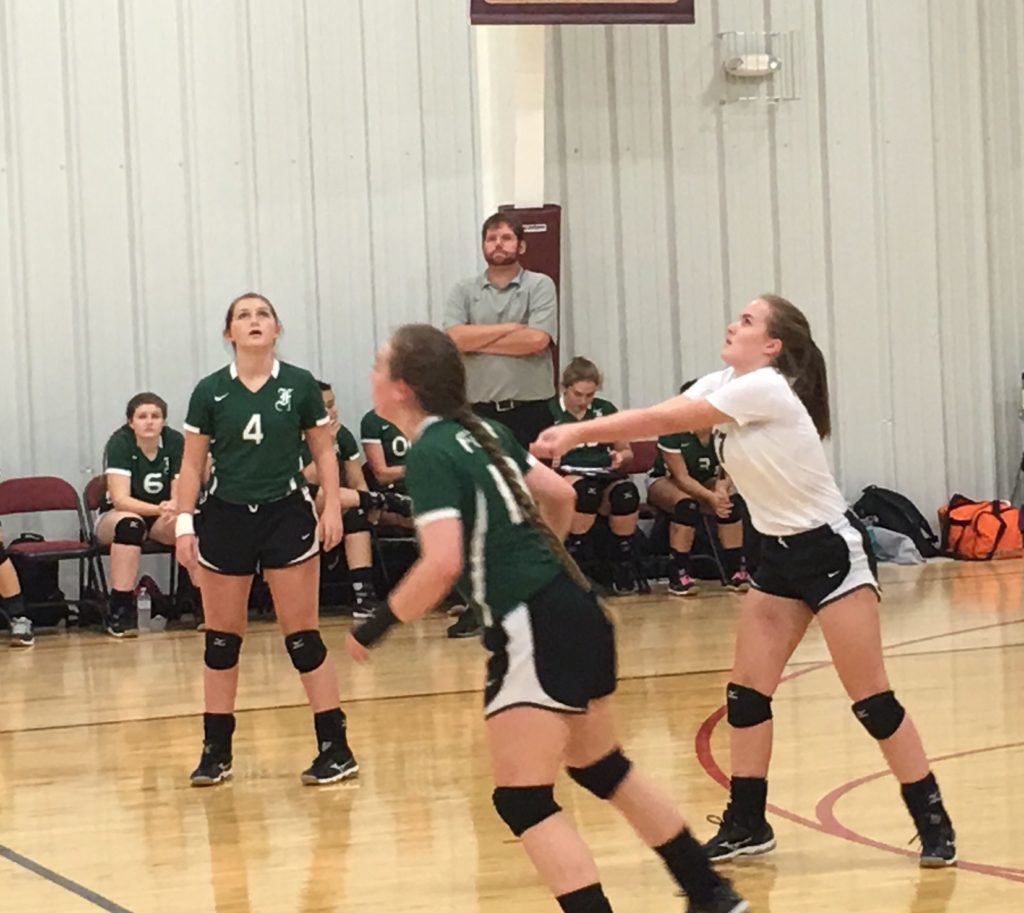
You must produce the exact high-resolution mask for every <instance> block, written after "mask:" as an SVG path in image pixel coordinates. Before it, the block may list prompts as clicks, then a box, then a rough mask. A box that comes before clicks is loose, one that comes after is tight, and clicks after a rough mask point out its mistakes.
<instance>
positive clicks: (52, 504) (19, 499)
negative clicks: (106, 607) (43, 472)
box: [0, 476, 97, 604]
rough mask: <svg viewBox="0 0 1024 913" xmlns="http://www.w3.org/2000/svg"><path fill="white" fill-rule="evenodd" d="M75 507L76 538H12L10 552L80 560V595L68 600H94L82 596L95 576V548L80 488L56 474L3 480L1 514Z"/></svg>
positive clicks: (35, 558)
mask: <svg viewBox="0 0 1024 913" xmlns="http://www.w3.org/2000/svg"><path fill="white" fill-rule="evenodd" d="M59 510H62V511H72V512H74V514H75V517H76V519H77V521H78V538H77V539H43V540H42V541H39V542H12V543H11V544H9V545H8V546H7V552H8V554H10V555H13V556H15V557H18V558H20V559H22V560H24V561H77V562H78V593H79V595H78V598H77V599H67V598H66V599H65V601H66V602H71V603H76V604H80V603H82V602H89V601H91V600H89V599H87V598H85V597H83V595H82V594H83V593H84V592H85V589H86V583H87V580H88V581H90V582H91V581H92V580H94V579H96V576H95V575H96V561H97V557H96V548H95V546H94V545H93V543H92V537H91V535H90V533H89V521H88V518H87V517H86V514H85V510H84V509H83V507H82V502H81V500H80V499H79V497H78V492H77V491H75V489H74V488H73V487H72V486H71V485H70V484H69V483H68V482H65V481H64V479H61V478H59V477H57V476H28V477H26V478H20V479H5V480H4V481H3V482H0V516H6V515H8V514H35V513H47V512H50V511H59Z"/></svg>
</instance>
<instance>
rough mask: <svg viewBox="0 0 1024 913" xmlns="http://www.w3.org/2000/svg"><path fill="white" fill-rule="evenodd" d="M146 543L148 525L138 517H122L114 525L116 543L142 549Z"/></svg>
mask: <svg viewBox="0 0 1024 913" xmlns="http://www.w3.org/2000/svg"><path fill="white" fill-rule="evenodd" d="M145 541H146V524H145V523H143V522H142V520H140V519H139V518H138V517H122V518H121V519H120V520H118V521H117V523H115V524H114V543H115V544H116V545H134V546H135V547H136V548H140V547H141V546H142V543H143V542H145Z"/></svg>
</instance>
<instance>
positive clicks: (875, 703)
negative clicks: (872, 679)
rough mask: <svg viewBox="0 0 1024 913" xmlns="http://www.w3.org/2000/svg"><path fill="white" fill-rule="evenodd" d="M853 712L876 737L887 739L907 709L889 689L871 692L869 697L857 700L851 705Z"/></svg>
mask: <svg viewBox="0 0 1024 913" xmlns="http://www.w3.org/2000/svg"><path fill="white" fill-rule="evenodd" d="M853 713H854V716H856V717H857V719H858V720H860V722H861V725H862V726H863V727H864V728H865V729H866V730H867V731H868V732H870V733H871V735H872V736H874V738H876V739H887V738H889V736H891V735H893V734H894V733H895V732H896V730H897V729H899V728H900V724H901V723H902V722H903V718H904V717H905V716H906V715H907V711H906V710H904V709H903V705H902V704H901V703H900V702H899V701H898V700H896V695H895V694H893V693H892V692H891V691H883V692H882V693H881V694H872V695H871V697H866V698H864V700H862V701H857V703H856V704H854V705H853Z"/></svg>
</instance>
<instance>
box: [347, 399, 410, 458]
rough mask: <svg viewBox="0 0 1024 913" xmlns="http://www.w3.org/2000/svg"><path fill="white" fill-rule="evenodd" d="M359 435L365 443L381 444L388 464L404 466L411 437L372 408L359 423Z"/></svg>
mask: <svg viewBox="0 0 1024 913" xmlns="http://www.w3.org/2000/svg"><path fill="white" fill-rule="evenodd" d="M359 437H360V438H361V439H362V442H363V444H364V445H365V444H380V446H381V448H382V449H383V450H384V462H385V463H386V464H387V465H388V466H402V465H403V464H404V463H405V454H406V452H407V451H408V450H409V439H408V438H407V437H406V436H405V435H404V434H402V432H401V431H399V429H398V428H397V427H395V426H394V425H392V424H391V422H386V421H384V419H382V418H381V417H380V416H379V415H377V413H376V412H374V411H373V410H372V409H371V410H370V411H369V412H367V413H366V415H364V416H363V420H362V421H361V422H360V423H359Z"/></svg>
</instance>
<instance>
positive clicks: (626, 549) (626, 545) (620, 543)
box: [612, 533, 633, 561]
mask: <svg viewBox="0 0 1024 913" xmlns="http://www.w3.org/2000/svg"><path fill="white" fill-rule="evenodd" d="M612 558H613V560H615V561H631V560H632V559H633V534H632V533H630V534H629V535H628V536H616V535H614V534H612Z"/></svg>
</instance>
